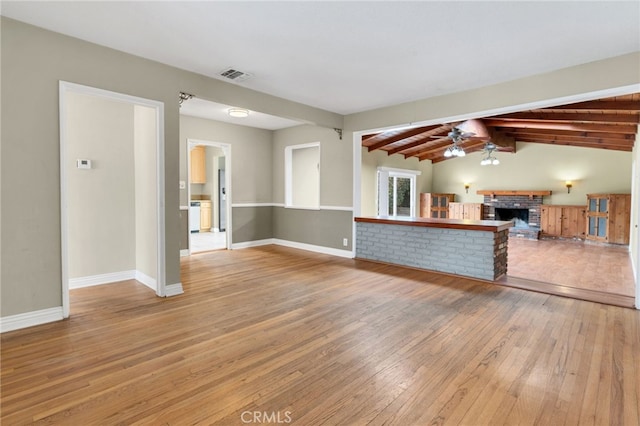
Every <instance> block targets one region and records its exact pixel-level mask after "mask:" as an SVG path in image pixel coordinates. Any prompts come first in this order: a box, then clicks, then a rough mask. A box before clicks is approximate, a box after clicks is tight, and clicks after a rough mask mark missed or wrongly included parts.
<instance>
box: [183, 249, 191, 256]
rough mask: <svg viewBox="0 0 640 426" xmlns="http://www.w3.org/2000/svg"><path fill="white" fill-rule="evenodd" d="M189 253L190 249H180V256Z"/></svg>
mask: <svg viewBox="0 0 640 426" xmlns="http://www.w3.org/2000/svg"><path fill="white" fill-rule="evenodd" d="M190 254H191V251H190V250H189V249H181V250H180V257H184V256H189V255H190Z"/></svg>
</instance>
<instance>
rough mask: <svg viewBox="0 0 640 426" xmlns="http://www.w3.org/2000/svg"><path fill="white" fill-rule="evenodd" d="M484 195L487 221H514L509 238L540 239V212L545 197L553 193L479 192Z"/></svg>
mask: <svg viewBox="0 0 640 426" xmlns="http://www.w3.org/2000/svg"><path fill="white" fill-rule="evenodd" d="M478 194H482V195H484V202H483V204H484V209H483V210H484V217H483V219H486V220H512V221H513V222H514V223H515V226H513V227H512V228H510V229H509V236H511V237H522V238H529V239H536V240H537V239H538V237H539V235H540V211H541V206H542V204H543V198H544V196H545V195H551V191H478Z"/></svg>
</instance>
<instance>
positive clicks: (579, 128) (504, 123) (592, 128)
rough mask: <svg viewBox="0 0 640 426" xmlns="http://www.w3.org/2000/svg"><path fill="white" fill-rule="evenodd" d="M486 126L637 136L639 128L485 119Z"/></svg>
mask: <svg viewBox="0 0 640 426" xmlns="http://www.w3.org/2000/svg"><path fill="white" fill-rule="evenodd" d="M484 121H485V124H486V125H487V126H490V127H501V128H514V129H531V128H533V129H550V130H571V131H574V132H610V133H628V134H635V133H636V131H637V129H638V126H632V125H606V124H580V123H573V124H570V123H548V122H547V123H542V122H534V121H524V120H522V121H515V120H513V121H512V120H495V119H485V120H484Z"/></svg>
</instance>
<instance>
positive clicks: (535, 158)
mask: <svg viewBox="0 0 640 426" xmlns="http://www.w3.org/2000/svg"><path fill="white" fill-rule="evenodd" d="M495 156H496V157H497V158H498V159H499V160H500V164H499V165H497V166H493V165H489V166H481V165H480V160H481V159H482V155H481V153H479V152H478V153H472V154H469V155H467V156H465V157H462V158H455V159H451V160H446V161H442V162H440V163H436V164H434V165H433V191H434V192H445V193H448V192H453V193H455V194H457V195H458V201H462V202H470V203H474V202H482V201H483V196H482V195H478V194H476V191H477V190H482V189H513V190H526V189H531V190H551V191H553V194H552V195H551V196H550V197H545V202H546V203H549V204H575V205H584V204H586V195H587V194H589V193H602V192H609V193H630V192H631V161H632V155H631V153H629V152H621V151H609V150H601V149H592V148H578V147H571V146H556V145H544V144H534V143H524V142H518V143H517V145H516V153H515V154H512V153H496V154H495ZM566 180H571V181H572V182H573V188H572V189H571V193H570V194H568V193H567V188H566V187H565V181H566ZM464 182H469V183H471V188H470V189H469V194H466V193H465V191H464Z"/></svg>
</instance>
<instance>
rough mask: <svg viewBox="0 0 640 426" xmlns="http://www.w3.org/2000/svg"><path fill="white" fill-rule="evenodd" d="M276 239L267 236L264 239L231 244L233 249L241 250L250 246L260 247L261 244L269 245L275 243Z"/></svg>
mask: <svg viewBox="0 0 640 426" xmlns="http://www.w3.org/2000/svg"><path fill="white" fill-rule="evenodd" d="M275 243H276V240H275V239H274V238H267V239H264V240H255V241H244V242H241V243H234V244H232V245H231V249H232V250H241V249H245V248H250V247H260V246H268V245H269V244H275Z"/></svg>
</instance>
